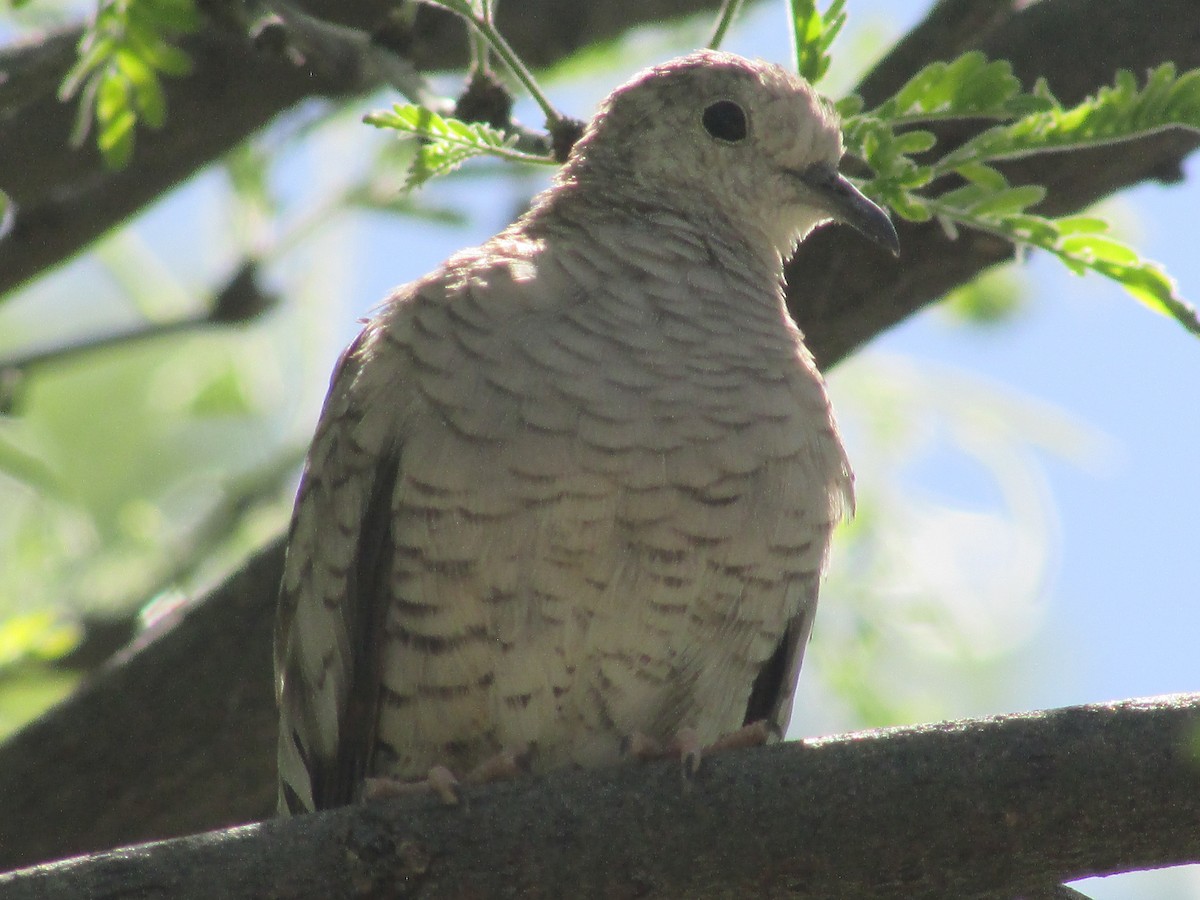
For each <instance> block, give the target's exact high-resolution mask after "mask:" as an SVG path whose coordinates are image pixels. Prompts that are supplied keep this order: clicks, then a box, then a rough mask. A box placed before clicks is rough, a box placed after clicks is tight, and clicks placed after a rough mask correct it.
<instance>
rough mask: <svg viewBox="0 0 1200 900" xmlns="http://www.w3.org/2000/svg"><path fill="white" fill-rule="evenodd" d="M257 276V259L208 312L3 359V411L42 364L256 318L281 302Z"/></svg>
mask: <svg viewBox="0 0 1200 900" xmlns="http://www.w3.org/2000/svg"><path fill="white" fill-rule="evenodd" d="M257 276H258V266H257V263H255V262H254V261H253V260H248V261H246V262H244V263H243V264H242V265H241V266H240V267H239V268H238V270H237V272H236V273H234V275H233V276H232V277H231V278H230V279H229V280H228V281H226V283H225V285H224V287H222V288H221V289H220V290H219V291H217V293H216V295H215V296H214V297H213V300H212V303H211V304H210V305H209V309H208V310H207V311H204V312H199V313H196V314H195V315H191V316H187V317H185V318H183V319H177V320H176V321H173V322H159V323H153V324H149V325H139V326H136V327H134V328H129V329H126V330H124V331H118V332H115V333H113V334H106V335H100V336H98V337H92V338H88V339H86V340H82V341H79V342H77V343H73V344H66V345H63V346H59V347H50V348H47V349H45V350H38V351H36V352H34V353H28V354H26V355H24V356H18V357H13V358H11V359H0V414H3V415H11V414H12V411H13V409H14V408H15V407H17V406H19V405H20V393H21V386H22V384H23V383H24V381H25V379H26V378H27V377H28V375H29V374H30V372H31V371H32V370H33V369H36V368H38V367H40V366H45V365H53V364H57V363H60V362H63V361H64V360H67V359H73V358H78V357H80V356H83V355H86V354H89V353H95V352H96V351H98V350H107V349H110V348H112V347H120V346H127V345H129V344H136V343H140V342H142V341H145V340H150V339H153V338H161V337H165V336H166V335H169V334H178V333H180V332H185V331H191V330H193V329H200V328H209V327H211V326H214V325H221V326H225V325H241V324H244V323H246V322H251V321H253V320H254V319H256V318H258V317H259V316H261V315H264V314H266V313H267V312H269V311H270V310H271V309H273V308H274V307H275V306H276V305H277V304H278V302H279V298H278V297H276V296H275V295H274V294H270V293H267V292H266V291H264V290H263V288H262V285H260V284H259V282H258V277H257Z"/></svg>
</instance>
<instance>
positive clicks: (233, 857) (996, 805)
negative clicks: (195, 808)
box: [0, 694, 1200, 900]
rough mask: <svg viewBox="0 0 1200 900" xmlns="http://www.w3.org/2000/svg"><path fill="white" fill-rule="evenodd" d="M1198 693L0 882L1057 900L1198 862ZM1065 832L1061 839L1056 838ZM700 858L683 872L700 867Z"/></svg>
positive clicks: (472, 799)
mask: <svg viewBox="0 0 1200 900" xmlns="http://www.w3.org/2000/svg"><path fill="white" fill-rule="evenodd" d="M1198 736H1200V694H1191V695H1179V696H1174V697H1161V698H1152V699H1148V700H1137V701H1129V702H1124V703H1115V704H1105V705H1097V706H1079V707H1072V708H1068V709H1059V710H1050V711H1046V712H1039V713H1031V714H1023V715H1012V716H1000V717H995V718H989V719H977V720H969V721H961V722H947V723H941V724H938V725H925V726H918V727H914V728H894V729H883V730H880V731H872V732H863V733H859V734H850V735H842V736H839V737H833V738H823V739H820V740H817V741H806V742H802V743H793V744H784V745H779V746H775V747H770V748H756V749H752V750H746V751H740V752H727V753H724V754H717V755H714V756H712V757H710V758H708V759H706V760H705V763H704V767H703V768H702V769H701V772H700V775H699V776H698V778H697V780H696V782H694V783H692V782H685V781H684V780H683V779H682V778H681V772H680V769H679V767H678V764H677V763H672V762H664V763H657V764H636V763H630V764H627V765H623V766H616V767H613V768H609V769H603V770H598V771H560V772H556V773H552V774H550V775H547V776H544V777H540V778H537V779H530V778H522V779H518V780H515V781H512V782H507V783H497V784H493V785H488V786H486V787H483V788H477V789H472V790H470V791H469V792H468V793H467V795H466V802H465V804H464V805H462V806H460V807H447V806H444V805H442V804H441V802H440V801H439V800H438V799H437V798H436V796H434V795H427V796H423V797H417V798H409V799H408V800H407V801H398V802H397V801H391V802H380V803H377V804H368V805H357V806H352V807H346V808H343V809H338V810H332V811H328V812H324V813H318V814H316V815H308V816H299V817H296V818H292V819H277V820H275V821H272V822H267V823H264V824H263V825H255V826H249V827H246V828H238V829H234V830H232V831H226V832H220V833H216V834H206V835H198V836H195V837H188V838H182V839H179V840H175V841H170V842H167V843H161V844H155V845H150V846H146V847H139V848H133V849H129V850H123V851H116V852H113V853H104V854H101V855H99V856H97V857H95V858H90V859H87V858H85V859H79V860H73V861H69V862H65V863H61V864H58V865H49V866H43V867H39V868H37V869H32V870H27V871H25V872H18V873H14V874H10V875H8V876H3V877H0V892H3V894H4V896H5V897H6V898H8V900H24V898H35V897H38V898H40V897H46V896H60V897H68V896H70V897H88V896H99V895H100V894H101V893H105V894H108V893H113V892H115V893H119V894H121V895H123V896H141V895H143V894H145V893H147V892H149V893H163V894H169V895H170V896H171V897H174V898H177V900H190V898H195V900H201V898H208V897H214V896H221V897H266V896H272V897H292V898H297V900H300V898H309V897H311V898H324V897H348V896H384V895H387V896H392V895H393V894H396V893H398V892H401V891H403V893H404V894H405V895H406V896H408V895H413V896H416V895H418V894H419V895H420V896H421V897H428V898H434V897H468V896H470V897H483V896H494V895H495V894H496V892H497V889H498V886H500V885H503V886H504V890H505V892H506V893H509V894H511V895H512V896H538V897H579V896H583V897H634V896H636V897H691V898H696V900H703V898H709V897H713V898H715V897H730V896H736V897H777V896H784V895H786V896H788V897H794V898H803V897H812V898H830V897H843V898H852V897H853V898H859V897H861V898H873V900H887V898H897V900H900V898H903V900H913V898H923V897H988V898H1002V897H1004V898H1010V900H1011V898H1015V897H1018V896H1020V897H1025V898H1029V897H1045V898H1049V897H1054V896H1058V897H1062V896H1063V890H1064V889H1060V888H1053V887H1051V886H1050V883H1051V882H1052V881H1054V882H1056V881H1060V880H1073V879H1076V878H1081V877H1084V876H1088V875H1097V874H1106V873H1110V872H1116V871H1129V870H1132V869H1138V868H1146V867H1157V866H1164V865H1176V864H1182V863H1187V862H1192V861H1195V860H1200V761H1198V758H1197V746H1198V744H1197V742H1198ZM1068 823H1069V824H1068ZM701 848H702V852H701Z"/></svg>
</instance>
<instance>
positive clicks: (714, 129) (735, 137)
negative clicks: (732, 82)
mask: <svg viewBox="0 0 1200 900" xmlns="http://www.w3.org/2000/svg"><path fill="white" fill-rule="evenodd" d="M702 121H703V122H704V130H705V131H707V132H708V133H709V134H711V135H712V136H713V137H715V138H717V139H718V140H722V141H729V143H731V144H736V143H737V142H738V141H740V140H742V139H744V138H745V137H746V114H745V113H744V112H743V111H742V108H741V107H740V106H738V105H737V104H736V103H734V102H733V101H732V100H718V101H717V102H716V103H713V104H711V105H710V106H708V107H706V108H705V110H704V117H703V119H702Z"/></svg>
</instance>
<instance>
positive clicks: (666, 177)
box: [561, 50, 899, 254]
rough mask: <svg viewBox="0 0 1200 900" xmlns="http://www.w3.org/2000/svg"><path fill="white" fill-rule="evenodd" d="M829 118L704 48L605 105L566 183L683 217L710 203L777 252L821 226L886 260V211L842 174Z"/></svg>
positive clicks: (792, 81) (760, 70)
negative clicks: (853, 235) (604, 189)
mask: <svg viewBox="0 0 1200 900" xmlns="http://www.w3.org/2000/svg"><path fill="white" fill-rule="evenodd" d="M841 158H842V138H841V128H840V124H839V121H838V118H837V114H836V113H835V112H834V111H833V109H832V108H831V107H830V106H829V105H828V104H827V103H826V102H825V101H823V100H822V99H821V98H820V97H819V96H818V95H817V93H816V92H815V91H814V90H813V89H812V87H811V86H810V85H809V84H808V83H807V82H805V81H804V80H803V79H802V78H800V77H798V76H796V75H793V74H791V73H789V72H787V71H785V70H784V69H782V68H781V67H779V66H775V65H770V64H767V63H762V62H753V61H750V60H747V59H743V58H742V57H739V56H735V55H733V54H730V53H722V52H717V51H711V50H702V51H698V52H696V53H692V54H689V55H688V56H684V57H680V58H679V59H675V60H671V61H670V62H666V63H663V64H662V65H658V66H655V67H653V68H650V69H647V70H646V71H644V72H642V73H641V74H639V75H637V76H636V77H634V78H633V79H632V80H631V81H629V82H628V83H627V84H625V85H623V86H622V87H619V88H617V89H616V90H615V91H613V93H612V94H610V95H609V97H608V98H607V99H606V100H605V101H604V103H603V104H602V105H601V107H600V109H599V111H598V112H597V114H596V116H595V117H594V118H593V119H592V121H591V123H590V124H589V125H588V127H587V130H586V131H585V132H584V135H583V137H582V138H581V139H580V141H579V143H578V144H577V145H576V146H575V149H574V150H573V152H572V154H571V158H570V159H569V160H568V162H567V165H566V166H565V168H564V171H563V174H562V176H561V177H562V178H563V179H564V180H573V181H577V182H579V183H580V184H581V185H596V186H605V185H606V186H608V189H610V190H612V191H613V192H614V202H621V199H629V198H631V197H639V198H641V197H644V198H645V199H646V200H648V201H651V202H661V203H664V204H666V205H669V206H671V207H672V208H675V209H678V210H680V211H681V212H684V213H685V214H686V213H688V212H690V211H697V212H698V211H699V210H698V208H697V206H696V204H703V205H706V206H710V207H716V208H717V209H718V210H719V211H720V212H722V213H724V214H725V215H726V216H727V217H728V218H730V219H732V220H733V221H734V223H735V224H736V225H738V226H740V227H743V228H748V229H749V228H756V229H758V230H760V231H761V232H762V233H763V234H765V236H766V237H767V239H768V240H769V241H770V242H771V243H772V244H773V245H774V246H775V248H776V249H777V250H779V252H780V253H782V254H786V253H788V252H789V251H790V250H791V249H793V248H794V246H795V243H796V242H797V241H798V240H801V239H803V238H804V236H805V235H807V234H808V233H809V232H810V231H811V230H812V229H813V228H814V227H815V226H817V225H819V224H820V223H822V222H826V221H830V220H832V221H837V222H843V223H845V224H847V225H850V226H851V227H853V228H855V229H857V230H858V231H860V232H861V233H862V234H864V235H866V236H867V237H868V238H870V239H871V240H873V241H875V242H876V243H878V244H880V245H882V246H883V247H886V248H887V249H888V250H890V251H891V252H893V253H897V252H898V250H899V243H898V240H897V237H896V230H895V228H894V227H893V225H892V223H891V220H890V219H889V218H888V216H887V214H886V213H885V212H884V211H883V210H882V209H881V208H880V207H878V206H876V205H875V204H874V203H872V202H871V201H870V200H868V199H867V198H866V197H865V196H864V195H863V194H862V193H861V192H860V191H859V190H858V189H857V188H855V187H854V186H853V185H852V184H851V183H850V182H849V181H848V180H846V178H845V177H844V176H842V175H841V174H840V173H839V172H838V164H839V162H840V161H841Z"/></svg>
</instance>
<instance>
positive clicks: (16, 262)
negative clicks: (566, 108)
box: [0, 0, 717, 296]
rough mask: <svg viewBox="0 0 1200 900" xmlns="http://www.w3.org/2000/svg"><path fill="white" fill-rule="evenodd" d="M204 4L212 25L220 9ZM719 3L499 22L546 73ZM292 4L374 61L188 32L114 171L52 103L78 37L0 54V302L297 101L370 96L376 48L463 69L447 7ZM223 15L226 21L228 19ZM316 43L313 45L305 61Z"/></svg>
mask: <svg viewBox="0 0 1200 900" xmlns="http://www.w3.org/2000/svg"><path fill="white" fill-rule="evenodd" d="M203 5H204V6H206V7H210V8H212V9H213V10H214V12H213V14H212V18H213V19H215V20H220V19H221V16H220V15H219V13H220V10H221V9H222V4H221V3H220V2H218V0H206V2H205V3H204V4H203ZM716 5H717V0H638V2H633V0H595V2H592V3H589V4H583V5H580V6H579V7H577V8H574V9H573V10H572V12H571V14H570V15H563V12H562V8H561V4H560V3H559V0H523V2H522V3H520V4H508V5H504V4H501V6H500V7H499V16H498V27H499V28H500V29H501V30H502V31H503V32H504V34H505V35H506V36H507V38H508V40H509V42H510V43H511V44H512V45H513V47H514V48H515V49H516V51H517V52H518V53H519V54H520V55H521V56H522V57H523V58H524V59H525V60H526V61H527V62H529V63H530V64H531V65H534V66H545V65H549V64H550V63H552V62H554V61H557V60H559V59H561V58H563V57H564V56H566V55H568V54H569V53H571V52H573V51H574V50H577V49H579V48H580V47H582V46H584V45H586V44H588V43H591V42H592V41H597V40H604V39H606V38H611V37H613V36H615V35H617V34H619V33H621V32H622V31H624V30H626V29H629V28H633V27H635V26H637V25H639V24H645V23H648V22H655V21H667V20H670V19H671V18H674V17H678V16H680V15H683V14H685V13H691V12H696V11H698V10H701V9H707V8H712V7H715V6H716ZM291 6H293V7H296V8H298V9H300V11H301V12H303V13H305V14H307V15H308V16H312V17H315V18H316V19H319V20H323V21H326V22H329V23H332V24H334V25H339V26H344V27H346V28H353V29H356V30H358V31H360V32H363V33H365V34H369V35H371V36H372V40H371V41H369V42H366V43H364V44H363V46H364V47H369V48H370V57H371V59H370V60H369V61H368V60H364V59H363V58H362V57H361V56H359V57H355V56H353V55H350V56H343V55H340V54H342V52H343V51H344V50H345V47H346V45H345V44H340V43H339V44H337V47H338V51H337V53H338V56H337V61H336V64H328V65H325V64H322V65H316V64H315V61H313V60H308V61H307V62H306V64H305V66H303V67H300V68H298V67H297V66H296V65H294V64H293V63H292V62H290V61H289V60H288V59H287V58H283V57H279V56H274V55H271V54H269V53H264V52H259V51H257V50H256V49H255V47H254V43H253V41H252V39H251V38H250V37H249V35H247V34H243V33H240V32H237V31H226V30H222V29H221V28H219V27H216V26H214V27H210V28H207V29H206V30H204V31H201V32H198V33H196V34H191V35H186V36H184V37H182V38H180V39H179V42H178V46H179V47H180V48H181V49H182V50H183V51H184V52H185V53H187V54H188V56H190V57H191V60H192V64H193V67H192V73H191V74H190V75H189V76H187V77H185V78H171V79H167V80H166V81H165V82H164V88H165V91H166V106H167V109H168V110H169V111H170V112H169V114H168V117H167V121H166V124H165V126H164V127H163V128H161V129H159V130H156V131H153V130H148V131H146V132H145V133H144V134H139V136H138V146H137V151H136V152H135V154H134V156H133V159H132V160H131V162H130V164H129V165H128V166H127V167H126V168H124V169H121V170H119V171H116V172H114V171H110V170H109V169H107V168H106V167H105V165H104V163H103V161H102V160H101V158H100V155H99V153H97V152H96V150H95V148H94V147H92V146H86V147H81V148H79V149H73V148H72V147H71V146H70V145H69V138H70V135H71V130H72V126H73V124H74V118H75V107H74V105H73V104H63V103H60V102H59V101H58V99H57V91H58V86H59V84H60V83H61V82H62V79H63V76H64V75H65V74H66V72H67V71H68V70H69V69H70V68H71V66H72V65H73V64H74V62H75V45H76V43H77V42H78V40H79V36H80V31H79V30H78V29H75V30H70V31H66V32H62V33H60V34H57V35H52V36H50V37H47V38H45V39H44V40H40V41H38V42H35V43H29V44H25V45H20V46H16V47H10V48H7V49H5V50H4V51H3V52H0V72H4V73H5V75H6V78H2V79H0V121H5V122H10V123H14V122H19V123H20V125H19V127H6V128H3V129H0V190H3V191H5V192H6V193H7V194H8V195H9V197H10V198H11V200H12V202H13V207H14V211H13V212H14V219H13V225H12V229H11V231H10V232H9V233H8V234H7V235H6V236H5V237H4V238H3V239H0V296H2V295H4V294H7V293H8V292H10V291H11V290H12V289H13V288H14V287H16V286H18V285H20V284H22V283H24V282H26V281H28V280H29V279H31V278H35V277H37V276H38V275H40V274H41V273H43V272H45V271H46V270H47V269H50V268H52V267H53V266H56V265H58V264H60V263H62V262H63V261H65V260H67V259H69V258H71V257H72V256H74V255H75V254H76V253H78V252H79V251H81V250H83V249H84V248H85V247H86V246H87V245H88V244H89V243H91V242H92V241H93V240H95V239H96V238H98V237H99V236H100V235H102V234H104V233H105V232H106V231H108V230H109V229H110V228H113V227H114V226H116V225H119V224H120V223H121V222H123V221H125V219H127V218H129V217H130V216H131V215H134V214H135V213H137V212H138V211H140V210H141V209H142V208H144V207H145V206H146V205H147V204H149V203H151V202H153V201H154V200H156V199H158V197H160V196H161V195H162V194H164V193H165V192H167V191H169V190H171V189H172V188H174V187H175V186H177V185H178V184H180V183H181V182H182V181H184V180H185V179H186V178H188V177H189V176H190V175H192V174H194V173H195V172H197V171H198V170H200V169H201V168H203V167H204V166H206V165H209V164H211V163H212V162H214V161H216V160H217V159H220V158H221V156H223V155H224V154H225V153H227V152H229V151H230V150H231V149H233V148H234V147H235V146H237V145H238V144H239V143H241V142H242V141H243V140H245V139H246V138H247V137H249V136H250V135H251V134H253V133H254V132H255V131H257V130H258V129H260V128H262V127H264V126H266V125H267V124H268V123H269V122H270V121H271V120H272V119H274V118H275V117H276V116H278V115H279V114H280V113H283V112H285V111H286V110H288V109H290V108H292V107H293V106H295V105H296V104H297V103H299V102H300V101H302V100H305V99H308V98H314V97H344V96H346V95H349V94H361V93H365V92H367V91H369V90H371V89H373V88H375V87H377V86H378V84H379V81H378V78H379V77H381V75H382V73H381V70H380V67H379V64H378V53H379V50H378V48H380V47H385V48H387V49H388V50H391V51H392V52H393V53H394V54H396V55H398V56H400V57H402V62H403V61H407V62H406V64H411V66H413V67H415V69H416V70H418V71H427V70H434V69H439V70H446V69H454V68H461V67H463V66H464V65H465V64H466V40H465V39H464V36H463V28H462V23H461V22H460V21H459V20H458V19H457V18H455V17H454V16H453V15H452V14H450V13H448V12H444V11H441V10H436V9H433V8H431V7H428V6H425V5H421V6H420V8H419V11H418V14H417V16H416V19H415V21H414V22H413V24H412V26H411V28H406V27H403V26H400V27H397V26H396V25H395V23H394V22H393V20H392V18H391V13H392V11H393V9H394V7H395V3H394V2H392V0H362V2H358V3H343V2H340V0H310V2H307V3H303V4H301V3H294V4H291ZM225 18H227V19H229V26H230V27H236V26H237V24H238V19H237V16H236V15H233V14H232V13H231V14H230V15H228V16H226V17H225ZM322 34H323V35H325V36H327V35H328V33H327V32H322ZM320 46H321V43H320V42H319V41H316V42H310V44H309V46H308V49H309V52H310V53H312V52H314V48H318V47H320ZM355 60H357V61H358V62H357V63H355ZM310 65H311V66H313V67H312V68H309V66H310ZM197 123H200V124H199V125H198V124H197Z"/></svg>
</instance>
